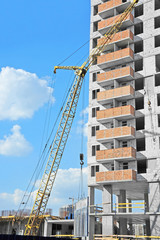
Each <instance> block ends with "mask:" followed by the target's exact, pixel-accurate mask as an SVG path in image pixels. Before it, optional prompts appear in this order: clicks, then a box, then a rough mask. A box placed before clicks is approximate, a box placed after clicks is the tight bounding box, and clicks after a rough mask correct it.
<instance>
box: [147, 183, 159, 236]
mask: <svg viewBox="0 0 160 240" xmlns="http://www.w3.org/2000/svg"><path fill="white" fill-rule="evenodd" d="M149 189H150V192H149V212H152V213H155V215H151V216H150V229H151V235H152V236H160V215H156V213H157V212H160V183H149Z"/></svg>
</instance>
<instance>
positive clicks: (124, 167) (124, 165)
mask: <svg viewBox="0 0 160 240" xmlns="http://www.w3.org/2000/svg"><path fill="white" fill-rule="evenodd" d="M125 169H128V162H124V163H123V170H125Z"/></svg>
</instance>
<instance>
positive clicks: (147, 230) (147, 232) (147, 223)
mask: <svg viewBox="0 0 160 240" xmlns="http://www.w3.org/2000/svg"><path fill="white" fill-rule="evenodd" d="M146 235H147V236H150V235H151V231H150V220H149V219H147V220H146Z"/></svg>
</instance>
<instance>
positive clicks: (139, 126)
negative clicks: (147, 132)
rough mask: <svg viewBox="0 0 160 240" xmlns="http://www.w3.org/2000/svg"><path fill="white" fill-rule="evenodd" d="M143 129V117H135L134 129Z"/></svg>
mask: <svg viewBox="0 0 160 240" xmlns="http://www.w3.org/2000/svg"><path fill="white" fill-rule="evenodd" d="M142 129H144V117H140V118H136V131H138V130H142Z"/></svg>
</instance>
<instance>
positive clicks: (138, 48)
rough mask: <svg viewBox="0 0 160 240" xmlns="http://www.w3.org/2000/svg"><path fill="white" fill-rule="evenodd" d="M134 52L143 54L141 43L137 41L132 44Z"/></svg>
mask: <svg viewBox="0 0 160 240" xmlns="http://www.w3.org/2000/svg"><path fill="white" fill-rule="evenodd" d="M134 52H135V53H139V52H143V41H139V42H136V43H135V44H134Z"/></svg>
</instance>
